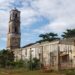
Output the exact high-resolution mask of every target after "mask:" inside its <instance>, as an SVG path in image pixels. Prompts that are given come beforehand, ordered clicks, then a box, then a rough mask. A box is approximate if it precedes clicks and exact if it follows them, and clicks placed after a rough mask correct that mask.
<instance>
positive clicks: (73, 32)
mask: <svg viewBox="0 0 75 75" xmlns="http://www.w3.org/2000/svg"><path fill="white" fill-rule="evenodd" d="M61 36H62V37H63V38H70V37H75V29H67V30H66V31H65V32H63V35H61Z"/></svg>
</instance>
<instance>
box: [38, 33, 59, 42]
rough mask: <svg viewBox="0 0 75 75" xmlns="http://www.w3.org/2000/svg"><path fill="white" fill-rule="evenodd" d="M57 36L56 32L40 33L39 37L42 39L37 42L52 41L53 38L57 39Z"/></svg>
mask: <svg viewBox="0 0 75 75" xmlns="http://www.w3.org/2000/svg"><path fill="white" fill-rule="evenodd" d="M57 36H58V35H57V34H56V33H53V32H50V33H45V34H40V35H39V37H41V38H42V40H40V41H39V42H42V41H53V40H55V39H59V38H58V37H57Z"/></svg>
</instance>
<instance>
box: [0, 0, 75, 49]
mask: <svg viewBox="0 0 75 75" xmlns="http://www.w3.org/2000/svg"><path fill="white" fill-rule="evenodd" d="M14 7H16V8H17V9H18V10H20V11H21V46H24V45H26V44H28V43H31V42H35V41H37V40H39V39H40V38H39V37H38V36H39V34H41V33H47V32H56V33H58V34H59V36H60V35H61V34H62V32H63V31H65V30H66V29H67V28H74V27H75V0H0V49H3V48H6V41H7V38H6V37H7V31H8V26H9V23H8V22H9V15H10V13H9V11H10V10H11V9H13V8H14Z"/></svg>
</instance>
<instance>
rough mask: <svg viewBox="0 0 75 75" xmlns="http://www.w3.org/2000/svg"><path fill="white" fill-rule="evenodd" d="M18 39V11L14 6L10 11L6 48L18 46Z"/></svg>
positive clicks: (19, 36)
mask: <svg viewBox="0 0 75 75" xmlns="http://www.w3.org/2000/svg"><path fill="white" fill-rule="evenodd" d="M20 39H21V34H20V11H18V10H17V9H16V8H15V9H13V10H11V11H10V19H9V28H8V34H7V49H15V48H20Z"/></svg>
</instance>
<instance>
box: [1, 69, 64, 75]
mask: <svg viewBox="0 0 75 75" xmlns="http://www.w3.org/2000/svg"><path fill="white" fill-rule="evenodd" d="M0 75H63V74H59V73H55V72H51V73H43V72H41V71H27V70H25V69H0Z"/></svg>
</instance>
